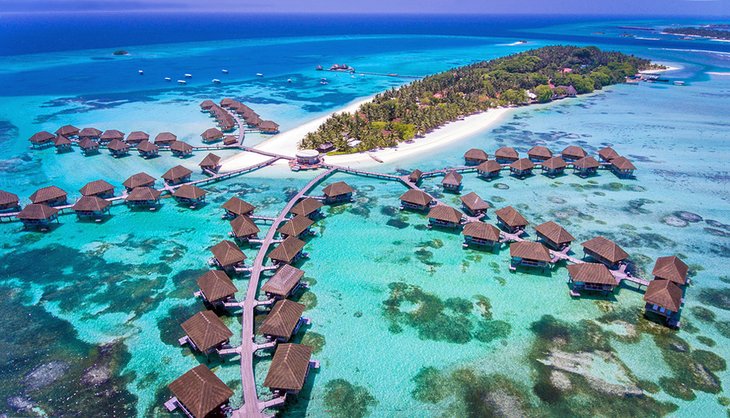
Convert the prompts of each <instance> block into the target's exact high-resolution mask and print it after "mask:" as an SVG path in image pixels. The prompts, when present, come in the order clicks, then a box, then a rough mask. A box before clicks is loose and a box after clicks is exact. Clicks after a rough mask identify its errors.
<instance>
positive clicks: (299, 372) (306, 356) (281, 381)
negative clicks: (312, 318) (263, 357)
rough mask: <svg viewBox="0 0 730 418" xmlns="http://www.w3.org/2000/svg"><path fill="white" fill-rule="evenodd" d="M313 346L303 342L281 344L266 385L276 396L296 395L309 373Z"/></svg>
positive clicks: (277, 349)
mask: <svg viewBox="0 0 730 418" xmlns="http://www.w3.org/2000/svg"><path fill="white" fill-rule="evenodd" d="M311 358H312V347H310V346H308V345H302V344H279V345H278V347H277V348H276V352H275V353H274V358H273V359H272V360H271V366H270V367H269V372H268V373H267V374H266V379H264V386H265V387H267V388H269V389H270V390H271V391H272V392H273V393H274V395H276V396H286V395H296V394H297V393H299V391H300V390H302V388H303V387H304V382H305V380H306V379H307V375H308V374H309V367H310V364H309V362H310V359H311Z"/></svg>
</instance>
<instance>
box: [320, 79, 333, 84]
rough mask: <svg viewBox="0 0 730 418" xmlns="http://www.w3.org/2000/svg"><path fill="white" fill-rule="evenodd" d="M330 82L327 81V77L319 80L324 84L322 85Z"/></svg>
mask: <svg viewBox="0 0 730 418" xmlns="http://www.w3.org/2000/svg"><path fill="white" fill-rule="evenodd" d="M329 83H330V82H329V81H327V79H326V78H323V79H321V80H319V84H322V85H324V84H329Z"/></svg>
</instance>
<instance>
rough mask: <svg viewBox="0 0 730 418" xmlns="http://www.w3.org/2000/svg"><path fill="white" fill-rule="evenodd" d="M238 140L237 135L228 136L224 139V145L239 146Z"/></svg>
mask: <svg viewBox="0 0 730 418" xmlns="http://www.w3.org/2000/svg"><path fill="white" fill-rule="evenodd" d="M237 144H238V138H237V137H236V136H235V135H226V136H224V137H223V145H226V146H228V145H237Z"/></svg>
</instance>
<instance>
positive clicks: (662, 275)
mask: <svg viewBox="0 0 730 418" xmlns="http://www.w3.org/2000/svg"><path fill="white" fill-rule="evenodd" d="M688 272H689V267H688V266H687V264H685V263H684V261H682V260H681V259H680V258H679V257H677V256H674V255H673V256H668V257H659V258H657V259H656V263H655V264H654V270H652V272H651V274H652V275H653V276H654V280H657V279H660V280H669V281H670V282H672V283H674V284H676V285H679V286H685V285H686V284H687V273H688Z"/></svg>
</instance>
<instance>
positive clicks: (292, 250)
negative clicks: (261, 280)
mask: <svg viewBox="0 0 730 418" xmlns="http://www.w3.org/2000/svg"><path fill="white" fill-rule="evenodd" d="M302 249H304V241H302V240H300V239H299V238H296V237H293V236H289V237H286V239H284V241H282V242H281V243H280V244H279V245H278V246H277V247H276V248H274V250H273V251H271V252H270V253H269V258H270V259H271V261H272V262H273V263H274V264H292V263H293V262H295V261H297V260H298V259H299V258H301V257H302V256H303V255H304V254H303V253H302Z"/></svg>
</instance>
